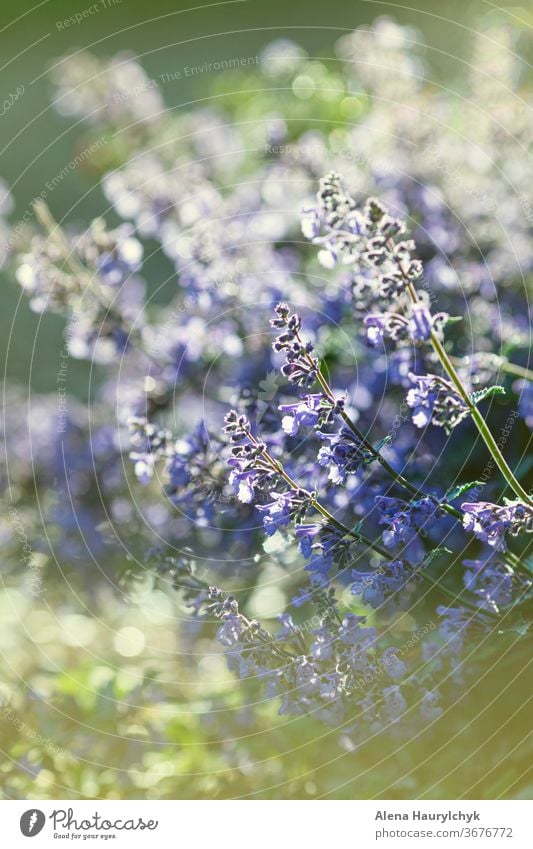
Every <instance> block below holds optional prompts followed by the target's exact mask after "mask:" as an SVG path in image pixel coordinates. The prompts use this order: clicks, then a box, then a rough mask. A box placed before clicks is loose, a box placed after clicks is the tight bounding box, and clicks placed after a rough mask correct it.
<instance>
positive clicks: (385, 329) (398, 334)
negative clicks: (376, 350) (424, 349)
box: [364, 312, 409, 347]
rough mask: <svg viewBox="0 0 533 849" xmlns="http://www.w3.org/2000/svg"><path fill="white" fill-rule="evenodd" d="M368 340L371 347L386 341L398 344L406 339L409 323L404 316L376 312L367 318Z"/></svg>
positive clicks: (365, 320)
mask: <svg viewBox="0 0 533 849" xmlns="http://www.w3.org/2000/svg"><path fill="white" fill-rule="evenodd" d="M364 324H365V327H366V338H367V342H368V344H369V345H371V346H372V347H376V346H377V345H378V344H379V343H382V342H383V341H384V340H385V339H392V340H393V341H395V342H397V341H398V340H399V339H405V337H406V336H407V330H408V327H409V323H408V321H407V319H406V318H404V316H403V315H399V314H398V313H395V312H382V313H379V312H375V313H371V314H370V315H367V316H365V319H364Z"/></svg>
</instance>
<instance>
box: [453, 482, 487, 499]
mask: <svg viewBox="0 0 533 849" xmlns="http://www.w3.org/2000/svg"><path fill="white" fill-rule="evenodd" d="M476 486H485V484H484V482H483V481H468V483H460V484H459V485H458V486H454V487H453V488H452V489H449V490H448V492H447V493H446V496H445V498H446V501H455V499H456V498H459V496H460V495H462V494H463V493H464V492H468V490H469V489H474V487H476Z"/></svg>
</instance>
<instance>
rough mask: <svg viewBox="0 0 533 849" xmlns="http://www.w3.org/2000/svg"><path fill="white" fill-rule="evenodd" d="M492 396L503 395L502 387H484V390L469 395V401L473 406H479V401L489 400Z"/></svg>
mask: <svg viewBox="0 0 533 849" xmlns="http://www.w3.org/2000/svg"><path fill="white" fill-rule="evenodd" d="M493 395H505V389H504V388H503V386H498V384H496V385H495V386H486V387H485V389H480V390H479V391H478V392H472V394H471V395H470V400H471V401H472V403H473V404H476V405H477V404H480V403H481V401H484V400H485V399H486V398H491V397H492V396H493Z"/></svg>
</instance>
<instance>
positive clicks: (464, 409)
mask: <svg viewBox="0 0 533 849" xmlns="http://www.w3.org/2000/svg"><path fill="white" fill-rule="evenodd" d="M409 379H410V381H411V384H412V386H413V388H412V389H410V390H409V392H408V393H407V398H406V401H407V404H408V406H409V407H411V409H412V410H413V416H412V418H413V424H414V425H416V427H426V425H428V424H429V423H430V422H431V423H432V424H434V425H436V426H437V427H442V428H444V430H445V431H446V433H449V432H450V431H451V430H452V429H453V428H454V427H456V425H458V424H459V422H461V421H462V420H463V419H464V418H465V416H467V415H468V413H469V408H468V406H467V404H466V403H465V402H464V401H463V399H462V398H461V397H460V396H459V395H458V394H457V392H456V391H455V389H454V388H453V386H452V384H451V383H449V382H448V381H447V380H444V378H442V377H438V376H437V375H434V374H426V375H418V374H413V373H412V372H411V373H410V374H409Z"/></svg>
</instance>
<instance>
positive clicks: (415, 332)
mask: <svg viewBox="0 0 533 849" xmlns="http://www.w3.org/2000/svg"><path fill="white" fill-rule="evenodd" d="M432 328H433V317H432V315H431V312H430V310H429V309H428V308H427V307H426V306H425V304H421V303H417V304H413V306H412V307H411V319H410V321H409V336H410V337H411V339H412V340H413V341H414V342H425V341H426V340H427V339H429V337H430V336H431V330H432Z"/></svg>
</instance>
